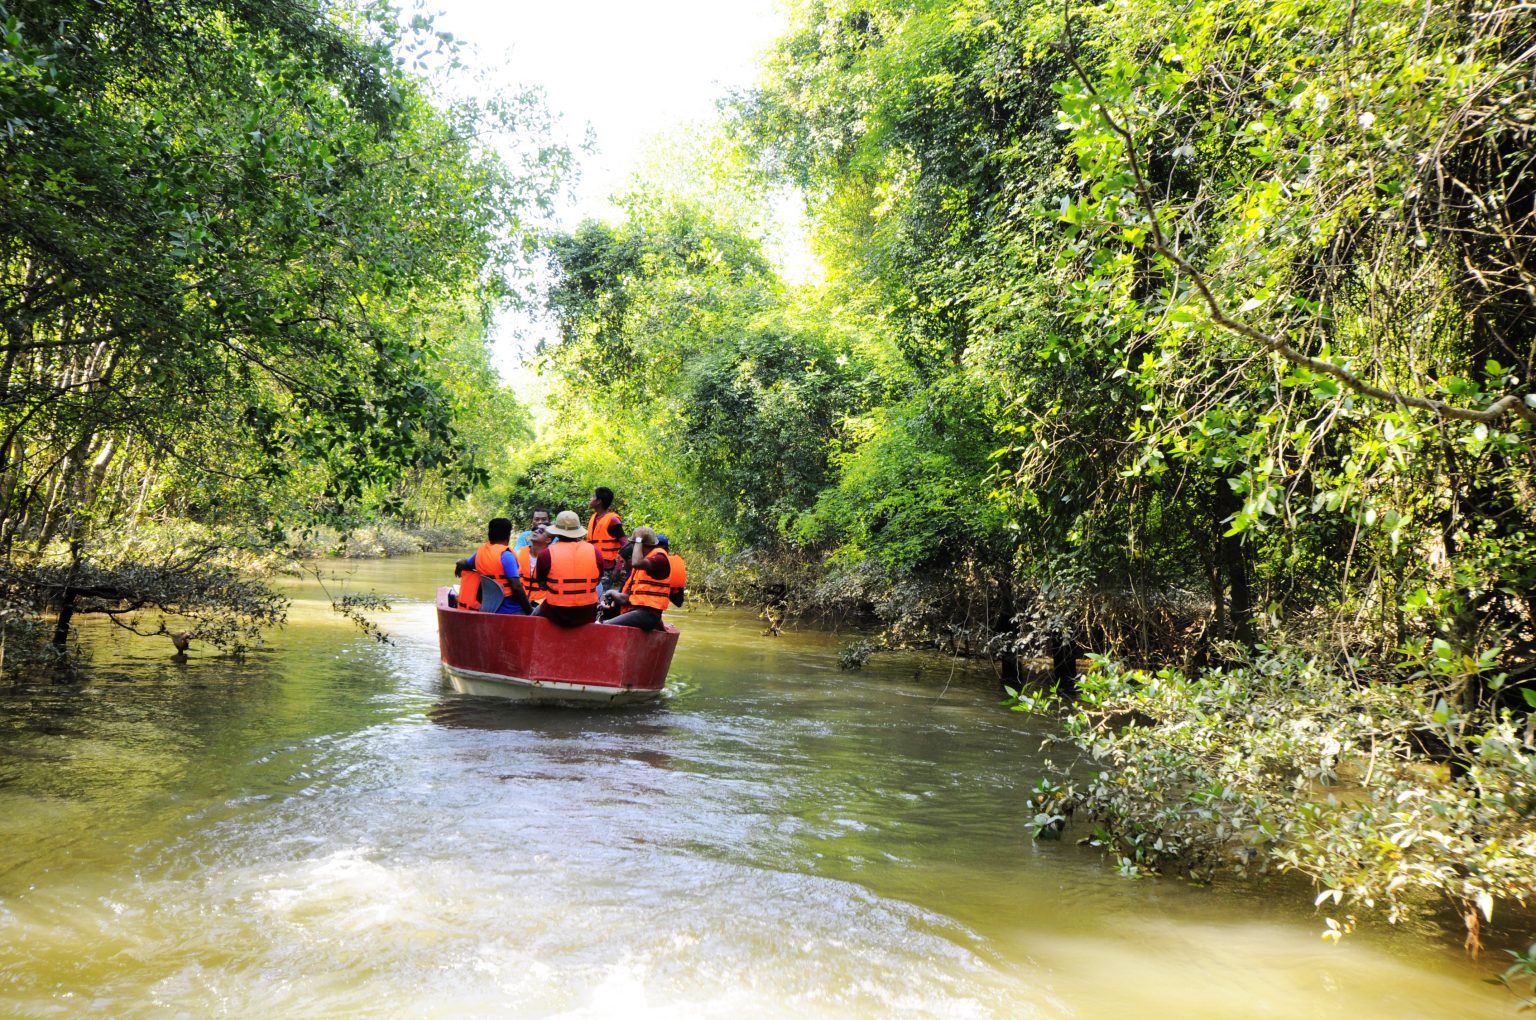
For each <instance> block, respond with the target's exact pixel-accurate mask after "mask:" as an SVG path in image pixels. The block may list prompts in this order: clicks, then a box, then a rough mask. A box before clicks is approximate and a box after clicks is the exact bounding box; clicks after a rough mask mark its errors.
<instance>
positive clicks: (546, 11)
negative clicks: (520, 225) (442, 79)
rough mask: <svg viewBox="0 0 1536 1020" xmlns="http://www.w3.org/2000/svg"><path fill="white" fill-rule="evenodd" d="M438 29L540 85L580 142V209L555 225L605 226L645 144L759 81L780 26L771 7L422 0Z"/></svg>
mask: <svg viewBox="0 0 1536 1020" xmlns="http://www.w3.org/2000/svg"><path fill="white" fill-rule="evenodd" d="M428 9H437V10H440V11H441V12H442V13H440V14H439V15H438V18H437V24H438V27H439V28H441V29H443V30H444V31H448V32H452V33H453V34H454V35H455V36H456V37H457V38H459V39H461V40H467V41H468V42H469V44H470V45H471V46H472V47H473V52H471V53H470V54H467V55H466V62H467V63H471V64H472V65H474V66H478V67H484V68H488V69H492V70H494V72H495V74H496V76H497V78H498V79H500V80H501V81H502V82H504V83H506V84H512V85H518V84H520V85H536V86H539V87H542V88H543V89H544V90H545V93H546V95H547V97H548V102H549V106H550V108H551V109H552V110H554V111H555V112H556V113H558V114H560V115H561V116H562V118H563V119H564V121H565V125H566V128H567V131H568V138H569V140H570V141H571V142H572V143H580V142H581V141H582V140H583V139H584V138H585V136H586V132H587V129H588V128H590V129H591V130H592V132H593V134H594V135H595V141H596V150H595V151H594V152H591V153H588V154H584V155H583V156H582V157H581V159H580V166H581V176H580V179H579V180H578V181H577V183H576V187H575V203H574V205H573V206H572V207H569V208H567V209H563V210H562V215H561V217H560V219H561V223H562V225H565V226H574V225H575V224H576V223H577V222H579V221H580V220H581V219H582V218H583V217H586V216H602V215H603V214H604V213H605V212H606V199H607V197H608V196H609V195H610V194H611V193H613V192H614V191H616V190H617V189H618V188H619V187H620V186H621V185H622V184H623V183H624V180H625V178H626V176H627V175H628V172H629V170H630V168H631V167H632V166H633V165H634V163H635V161H636V159H637V157H638V156H639V155H640V150H641V149H642V147H643V146H644V144H645V142H646V140H647V139H649V138H651V137H652V136H654V135H656V134H658V133H660V132H662V131H665V130H667V129H669V128H672V127H674V126H676V125H678V124H681V123H684V122H687V121H693V120H701V119H704V118H707V117H709V116H710V115H711V114H712V113H713V112H714V109H715V101H716V100H717V99H719V98H721V97H722V96H724V95H726V93H727V92H729V91H730V90H732V89H737V88H745V87H747V86H749V85H751V84H752V83H753V82H754V81H755V80H756V78H757V70H756V62H757V57H758V56H759V54H761V53H762V52H763V51H764V50H765V49H767V48H768V46H769V45H770V44H771V43H772V42H773V40H774V39H775V38H777V37H778V36H779V35H780V34H781V33H782V31H783V29H784V26H785V24H786V22H785V18H784V16H783V15H782V14H781V13H779V12H778V11H777V10H775V4H774V2H773V0H583V2H571V3H560V2H558V0H429V8H428Z"/></svg>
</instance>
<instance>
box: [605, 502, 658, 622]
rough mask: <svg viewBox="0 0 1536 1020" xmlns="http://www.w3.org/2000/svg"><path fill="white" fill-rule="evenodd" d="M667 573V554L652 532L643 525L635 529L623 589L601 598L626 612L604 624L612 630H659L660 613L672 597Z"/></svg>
mask: <svg viewBox="0 0 1536 1020" xmlns="http://www.w3.org/2000/svg"><path fill="white" fill-rule="evenodd" d="M671 572H672V563H671V560H670V559H669V558H668V556H667V551H666V550H665V549H662V548H661V547H659V546H658V545H657V544H656V533H655V532H653V531H652V530H651V529H650V528H647V527H645V526H644V525H642V526H640V527H638V528H636V529H635V535H634V543H633V545H632V548H631V549H630V554H629V577H628V578H627V579H625V581H624V590H623V591H611V592H608V593H607V595H606V596H605V598H606V599H607V601H608V603H609V604H610V605H614V606H620V607H623V608H624V609H625V610H626V612H623V613H621V614H619V615H618V616H615V617H614V618H613V619H611V620H609V621H608V622H609V623H610V624H612V625H613V626H615V627H638V628H639V629H641V630H660V629H661V627H662V622H661V614H662V613H663V612H664V611H665V610H666V608H667V603H668V602H669V601H671V598H672V582H671V580H670V579H669V575H670V574H671Z"/></svg>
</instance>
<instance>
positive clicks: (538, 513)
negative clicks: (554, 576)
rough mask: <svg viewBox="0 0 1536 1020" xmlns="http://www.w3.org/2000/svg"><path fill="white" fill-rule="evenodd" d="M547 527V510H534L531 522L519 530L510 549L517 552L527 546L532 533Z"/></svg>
mask: <svg viewBox="0 0 1536 1020" xmlns="http://www.w3.org/2000/svg"><path fill="white" fill-rule="evenodd" d="M547 527H549V511H548V510H535V511H534V512H533V523H532V524H531V525H529V526H528V530H527V531H519V532H518V533H517V541H516V542H514V543H512V551H513V552H517V551H518V550H520V549H526V548H528V542H529V540H530V539H532V538H533V533H534V532H535V531H537V530H539V529H540V528H547ZM523 576H525V577H527V576H531V575H528V574H524V575H523Z"/></svg>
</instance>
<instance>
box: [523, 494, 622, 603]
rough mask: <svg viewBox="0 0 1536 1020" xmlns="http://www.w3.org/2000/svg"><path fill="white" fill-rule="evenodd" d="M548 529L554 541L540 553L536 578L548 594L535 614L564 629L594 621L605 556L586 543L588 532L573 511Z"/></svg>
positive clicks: (565, 512)
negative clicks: (598, 586)
mask: <svg viewBox="0 0 1536 1020" xmlns="http://www.w3.org/2000/svg"><path fill="white" fill-rule="evenodd" d="M546 530H547V531H548V532H549V533H550V534H551V535H553V536H555V539H554V541H552V542H550V543H549V547H548V548H547V549H545V550H544V551H543V552H541V553H539V555H538V559H537V560H536V561H535V562H534V566H533V576H534V578H535V579H536V581H537V583H538V584H539V585H540V586H541V587H542V588H543V589H544V591H545V592H546V593H547V594H546V595H545V596H544V601H542V602H540V603H539V606H538V608H537V609H535V610H534V611H533V615H534V616H542V617H543V618H544V619H546V620H548V621H550V622H551V623H558V624H559V625H560V626H562V627H579V626H581V625H582V624H584V623H593V622H595V621H596V620H597V585H598V582H599V581H600V580H601V579H602V576H603V567H604V566H605V564H604V562H603V560H604V557H603V555H602V554H601V553H600V552H598V551H597V547H596V546H595V545H593V544H592V543H591V542H588V541H587V529H586V528H584V527H583V526H582V524H581V518H580V517H578V516H576V512H575V511H574V510H561V511H560V512H559V513H558V514H556V515H555V521H554V523H553V524H550V525H549V526H548V527H547V528H546Z"/></svg>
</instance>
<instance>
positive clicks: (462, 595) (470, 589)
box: [458, 570, 480, 609]
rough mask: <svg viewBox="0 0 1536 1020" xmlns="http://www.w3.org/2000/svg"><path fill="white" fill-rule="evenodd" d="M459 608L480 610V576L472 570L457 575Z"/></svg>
mask: <svg viewBox="0 0 1536 1020" xmlns="http://www.w3.org/2000/svg"><path fill="white" fill-rule="evenodd" d="M458 602H459V608H460V609H479V608H480V575H479V574H477V573H475V572H474V571H473V570H465V571H461V572H460V573H459V598H458Z"/></svg>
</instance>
